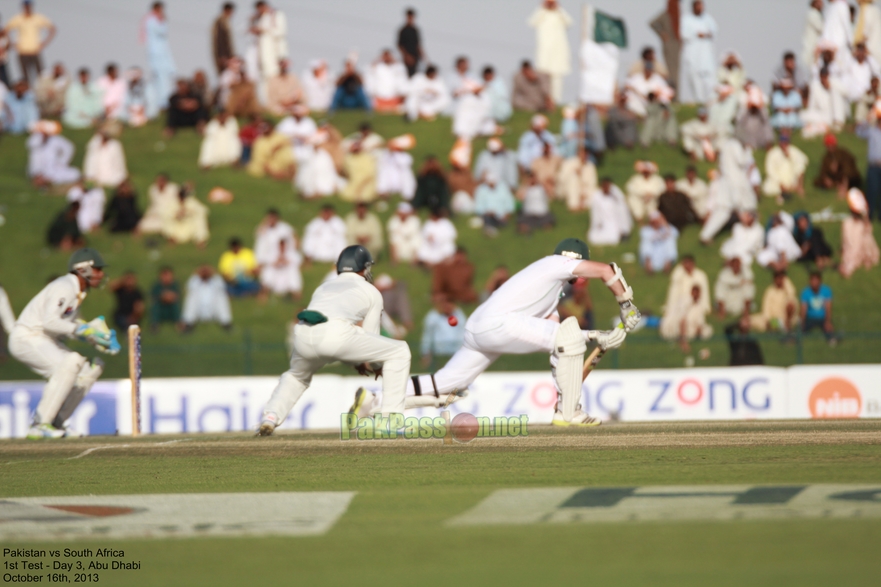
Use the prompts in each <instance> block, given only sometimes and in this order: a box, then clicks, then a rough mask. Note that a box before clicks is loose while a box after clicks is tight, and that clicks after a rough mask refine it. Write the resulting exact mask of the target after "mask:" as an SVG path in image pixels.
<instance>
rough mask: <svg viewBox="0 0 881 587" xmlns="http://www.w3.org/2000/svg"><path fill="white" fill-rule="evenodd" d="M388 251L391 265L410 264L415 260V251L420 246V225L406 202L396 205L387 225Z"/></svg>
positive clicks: (411, 207)
mask: <svg viewBox="0 0 881 587" xmlns="http://www.w3.org/2000/svg"><path fill="white" fill-rule="evenodd" d="M386 229H387V230H388V241H389V250H390V252H391V256H392V262H393V263H412V262H414V261H415V260H416V251H418V250H419V245H420V244H422V223H421V222H420V221H419V217H418V216H416V214H414V213H413V206H411V205H410V204H409V203H407V202H401V203H400V204H398V208H397V210H396V212H395V214H394V216H392V217H391V218H389V221H388V224H386Z"/></svg>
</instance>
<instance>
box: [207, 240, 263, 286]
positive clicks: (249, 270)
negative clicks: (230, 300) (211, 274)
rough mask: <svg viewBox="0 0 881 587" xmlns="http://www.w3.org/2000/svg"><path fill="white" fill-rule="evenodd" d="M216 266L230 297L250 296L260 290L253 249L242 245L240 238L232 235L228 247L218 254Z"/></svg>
mask: <svg viewBox="0 0 881 587" xmlns="http://www.w3.org/2000/svg"><path fill="white" fill-rule="evenodd" d="M217 268H218V270H219V271H220V275H222V276H223V279H224V281H226V289H227V291H228V292H229V295H231V296H232V297H234V298H241V297H244V296H252V295H255V294H257V292H259V291H260V283H259V282H258V281H257V276H258V274H259V268H258V266H257V259H256V258H255V257H254V251H252V250H251V249H249V248H246V247H243V246H242V240H241V239H240V238H238V237H233V238H231V239H230V240H229V249H228V250H227V251H225V252H224V253H223V254H222V255H221V256H220V263H219V264H218V266H217Z"/></svg>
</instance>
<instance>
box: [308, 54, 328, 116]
mask: <svg viewBox="0 0 881 587" xmlns="http://www.w3.org/2000/svg"><path fill="white" fill-rule="evenodd" d="M300 80H301V82H302V85H303V94H304V95H305V97H306V105H307V106H308V107H309V110H311V111H313V112H325V111H326V110H327V109H328V108H330V103H331V102H332V101H333V93H334V92H335V91H336V80H335V79H334V78H333V76H332V75H330V71H329V70H328V68H327V62H325V61H324V60H323V59H315V60H313V61H312V62H311V63H309V69H307V70H306V71H304V72H303V75H301V76H300Z"/></svg>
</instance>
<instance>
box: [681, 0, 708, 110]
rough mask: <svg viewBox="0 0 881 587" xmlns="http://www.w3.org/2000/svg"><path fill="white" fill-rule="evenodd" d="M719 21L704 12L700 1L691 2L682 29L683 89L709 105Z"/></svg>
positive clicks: (683, 18) (684, 16) (682, 22)
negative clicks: (714, 45) (714, 43)
mask: <svg viewBox="0 0 881 587" xmlns="http://www.w3.org/2000/svg"><path fill="white" fill-rule="evenodd" d="M716 32H717V27H716V21H715V19H713V17H712V16H710V15H709V14H707V13H706V12H704V3H703V2H702V1H701V0H695V1H694V2H692V12H691V13H690V14H683V15H682V19H681V24H680V26H679V34H680V36H681V37H682V68H683V70H684V72H683V78H684V80H685V82H686V83H683V84H682V85H683V89H686V90H688V89H690V90H691V94H692V98H693V100H694V101H695V102H697V103H699V104H706V103H707V101H708V100H709V99H710V98H711V97H712V92H713V86H714V81H715V80H714V75H715V73H716V58H715V53H714V49H713V41H714V40H715V38H716Z"/></svg>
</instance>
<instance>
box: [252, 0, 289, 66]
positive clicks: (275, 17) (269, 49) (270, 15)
mask: <svg viewBox="0 0 881 587" xmlns="http://www.w3.org/2000/svg"><path fill="white" fill-rule="evenodd" d="M256 8H257V11H258V12H259V13H260V17H259V18H258V19H257V22H256V23H255V25H254V29H255V30H254V33H255V34H256V35H258V39H257V50H258V55H259V60H260V74H261V76H262V79H263V80H264V81H265V80H268V79H270V78H273V77H275V76H277V75H278V73H279V68H278V62H279V61H281V60H282V59H287V57H288V41H287V33H288V21H287V18H285V15H284V13H282V12H281V11H280V10H276V9H275V8H272V7H270V6H269V4H268V3H266V2H262V1H261V2H257V5H256Z"/></svg>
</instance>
